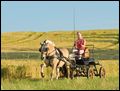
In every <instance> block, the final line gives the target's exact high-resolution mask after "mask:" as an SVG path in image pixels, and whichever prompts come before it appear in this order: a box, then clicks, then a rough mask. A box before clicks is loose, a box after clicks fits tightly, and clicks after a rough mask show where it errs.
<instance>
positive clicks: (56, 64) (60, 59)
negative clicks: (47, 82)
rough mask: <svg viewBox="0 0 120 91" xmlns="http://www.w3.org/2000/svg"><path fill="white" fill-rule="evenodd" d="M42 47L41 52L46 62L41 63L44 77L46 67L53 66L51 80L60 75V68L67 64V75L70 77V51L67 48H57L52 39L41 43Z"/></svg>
mask: <svg viewBox="0 0 120 91" xmlns="http://www.w3.org/2000/svg"><path fill="white" fill-rule="evenodd" d="M40 45H41V47H40V48H39V51H40V52H41V59H42V60H44V63H43V64H41V65H40V67H41V77H42V78H44V76H45V75H44V71H43V70H44V67H48V66H51V67H52V73H51V80H52V79H53V78H54V77H56V79H58V78H59V76H60V68H61V67H63V66H64V65H65V67H66V69H67V77H68V78H69V77H70V65H71V64H70V62H69V59H68V57H69V51H68V49H66V48H57V47H55V44H54V43H53V42H52V41H50V40H45V41H44V42H43V43H40Z"/></svg>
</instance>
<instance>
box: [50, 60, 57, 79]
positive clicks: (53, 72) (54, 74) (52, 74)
mask: <svg viewBox="0 0 120 91" xmlns="http://www.w3.org/2000/svg"><path fill="white" fill-rule="evenodd" d="M58 62H59V60H57V59H53V60H52V73H51V80H53V78H54V77H55V76H56V67H57V64H58Z"/></svg>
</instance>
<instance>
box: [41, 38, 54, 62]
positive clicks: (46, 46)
mask: <svg viewBox="0 0 120 91" xmlns="http://www.w3.org/2000/svg"><path fill="white" fill-rule="evenodd" d="M40 45H41V46H40V48H39V51H40V52H41V59H42V60H45V59H46V56H47V55H48V54H49V53H50V52H51V50H53V48H54V46H55V44H54V43H53V42H52V41H50V40H45V41H44V42H43V43H40Z"/></svg>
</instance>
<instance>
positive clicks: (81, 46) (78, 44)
mask: <svg viewBox="0 0 120 91" xmlns="http://www.w3.org/2000/svg"><path fill="white" fill-rule="evenodd" d="M77 38H78V39H77V40H76V41H75V43H74V47H75V49H77V50H78V51H77V55H79V56H80V58H81V57H82V54H83V53H84V52H85V48H86V40H85V39H84V38H83V37H82V34H81V33H80V32H77Z"/></svg>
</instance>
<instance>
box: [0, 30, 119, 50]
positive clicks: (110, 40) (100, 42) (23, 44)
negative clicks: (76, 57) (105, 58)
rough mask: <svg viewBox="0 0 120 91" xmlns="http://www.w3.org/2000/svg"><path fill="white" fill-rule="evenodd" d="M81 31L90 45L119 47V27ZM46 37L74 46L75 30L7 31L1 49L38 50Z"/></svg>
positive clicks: (58, 42) (57, 44) (3, 36)
mask: <svg viewBox="0 0 120 91" xmlns="http://www.w3.org/2000/svg"><path fill="white" fill-rule="evenodd" d="M80 32H81V33H82V35H83V37H84V38H85V39H86V40H87V44H88V45H89V44H94V45H95V48H100V49H118V46H119V41H118V39H119V31H118V29H109V30H86V31H80ZM45 39H49V40H51V41H54V43H55V44H56V46H57V47H67V48H68V47H72V46H73V42H74V32H73V31H61V32H60V31H59V32H58V31H56V32H5V33H2V35H1V49H2V51H38V48H39V46H40V45H39V44H40V42H42V41H44V40H45Z"/></svg>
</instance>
